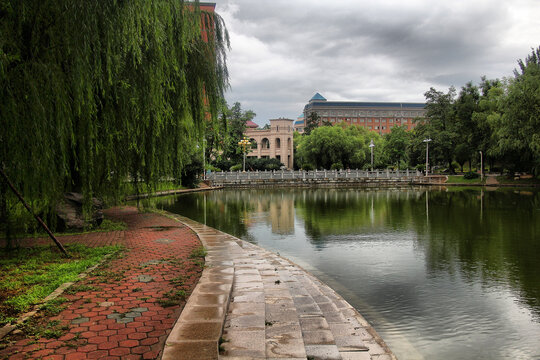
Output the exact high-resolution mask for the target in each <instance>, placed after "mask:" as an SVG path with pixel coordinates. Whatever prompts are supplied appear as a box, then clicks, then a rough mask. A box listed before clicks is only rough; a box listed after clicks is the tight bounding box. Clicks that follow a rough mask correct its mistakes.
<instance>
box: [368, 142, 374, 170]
mask: <svg viewBox="0 0 540 360" xmlns="http://www.w3.org/2000/svg"><path fill="white" fill-rule="evenodd" d="M369 147H370V149H371V171H373V148H374V147H375V144H374V143H373V139H371V142H370V143H369Z"/></svg>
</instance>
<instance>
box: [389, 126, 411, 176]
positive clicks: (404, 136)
mask: <svg viewBox="0 0 540 360" xmlns="http://www.w3.org/2000/svg"><path fill="white" fill-rule="evenodd" d="M409 139H410V133H408V132H407V130H406V128H405V127H404V126H395V127H393V128H392V130H391V131H390V133H389V134H387V135H385V136H384V148H383V153H384V156H385V160H386V163H387V165H391V164H397V167H400V164H401V162H402V161H403V162H406V160H407V145H408V143H409V141H410V140H409Z"/></svg>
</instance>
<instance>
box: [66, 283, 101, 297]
mask: <svg viewBox="0 0 540 360" xmlns="http://www.w3.org/2000/svg"><path fill="white" fill-rule="evenodd" d="M100 290H101V288H99V287H97V286H93V285H85V284H81V285H77V284H74V285H71V286H70V287H69V288H67V289H66V290H64V294H69V295H74V294H76V293H78V292H82V291H100Z"/></svg>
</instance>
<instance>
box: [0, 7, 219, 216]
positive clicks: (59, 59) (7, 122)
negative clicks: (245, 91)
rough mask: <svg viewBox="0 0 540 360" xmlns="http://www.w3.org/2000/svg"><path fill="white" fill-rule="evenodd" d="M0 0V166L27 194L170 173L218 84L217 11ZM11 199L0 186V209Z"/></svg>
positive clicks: (89, 188)
mask: <svg viewBox="0 0 540 360" xmlns="http://www.w3.org/2000/svg"><path fill="white" fill-rule="evenodd" d="M0 6H1V8H0V14H1V15H0V21H1V22H0V119H1V121H2V126H0V161H1V165H0V166H3V167H4V169H5V171H6V173H7V174H8V175H9V177H10V178H11V179H12V180H13V182H14V183H15V184H16V186H17V187H18V188H19V189H21V190H22V192H23V193H24V195H25V196H26V197H27V198H28V199H29V200H31V201H32V203H33V204H34V206H37V207H40V208H41V211H46V210H47V209H50V208H51V207H52V206H54V203H55V202H56V201H57V200H58V198H59V197H60V196H61V195H62V194H63V193H64V192H66V191H80V192H82V193H83V194H84V195H85V198H86V199H87V202H88V201H89V199H90V198H91V197H92V196H101V197H113V198H118V197H119V196H121V195H122V193H123V187H124V185H125V184H126V180H127V179H128V177H129V179H131V180H132V181H133V182H134V183H135V185H136V187H137V184H138V183H139V181H140V180H142V181H144V182H145V184H147V185H149V186H150V188H151V187H152V185H153V184H155V183H157V182H159V180H160V179H162V178H164V177H172V178H174V179H180V178H181V176H182V172H183V170H184V168H185V167H186V166H187V165H188V164H189V163H190V162H191V161H192V158H193V157H194V152H195V151H194V148H195V147H194V145H195V143H196V142H197V141H198V139H200V138H201V136H202V133H203V132H202V131H201V130H202V128H203V126H202V125H203V124H204V123H205V121H206V122H212V121H215V120H216V119H217V115H218V112H219V107H220V104H221V103H222V98H223V92H224V90H225V88H226V87H227V86H228V73H227V67H226V51H227V49H228V47H229V38H228V34H227V31H226V29H225V27H224V22H223V20H222V19H221V18H220V17H219V15H217V14H215V13H207V12H201V11H200V9H199V6H198V3H187V2H184V1H181V0H157V1H145V0H133V1H114V0H106V1H97V2H86V1H66V0H60V1H53V2H51V1H32V0H17V1H3V2H2V5H0ZM201 29H203V31H201ZM11 201H12V198H11V197H10V195H9V194H8V193H6V189H5V187H4V186H2V187H1V188H0V202H1V207H0V212H1V213H2V217H3V218H4V219H3V220H5V217H6V216H7V213H6V211H7V210H6V207H7V206H8V205H7V203H9V202H11Z"/></svg>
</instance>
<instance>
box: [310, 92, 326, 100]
mask: <svg viewBox="0 0 540 360" xmlns="http://www.w3.org/2000/svg"><path fill="white" fill-rule="evenodd" d="M309 101H326V98H325V97H324V96H322V95H321V94H319V93H316V94H315V95H313V97H312V98H311V100H309Z"/></svg>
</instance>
